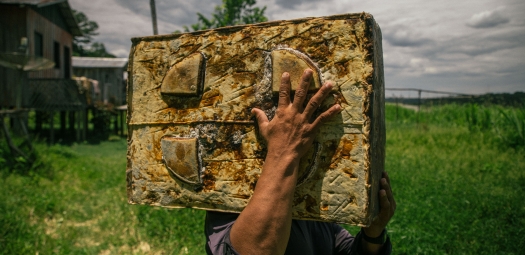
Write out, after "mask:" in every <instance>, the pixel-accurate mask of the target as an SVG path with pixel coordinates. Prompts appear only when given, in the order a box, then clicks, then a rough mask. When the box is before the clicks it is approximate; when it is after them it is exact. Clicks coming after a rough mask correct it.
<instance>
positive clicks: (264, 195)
mask: <svg viewBox="0 0 525 255" xmlns="http://www.w3.org/2000/svg"><path fill="white" fill-rule="evenodd" d="M298 163H299V162H298V160H297V159H294V158H292V157H287V156H286V155H280V156H279V157H276V156H270V155H268V156H267V158H266V161H265V163H264V167H263V172H262V174H261V177H260V178H259V180H258V182H257V186H256V188H255V191H254V195H253V197H252V198H251V200H250V202H249V203H248V205H247V206H246V208H245V209H244V210H243V212H242V213H241V214H240V215H239V218H238V219H237V221H236V222H235V224H234V225H233V227H232V230H231V232H230V239H231V242H232V245H233V247H235V249H236V250H237V251H238V252H240V253H241V254H283V253H284V251H285V250H286V245H287V243H288V239H289V236H290V228H291V223H292V215H291V207H292V200H293V193H294V190H295V184H296V181H297V169H298Z"/></svg>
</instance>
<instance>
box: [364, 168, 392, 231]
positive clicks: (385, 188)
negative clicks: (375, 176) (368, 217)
mask: <svg viewBox="0 0 525 255" xmlns="http://www.w3.org/2000/svg"><path fill="white" fill-rule="evenodd" d="M380 183H381V189H380V190H379V205H380V207H381V208H380V211H379V215H378V216H377V217H376V218H375V219H374V220H373V221H372V224H370V226H369V227H368V228H363V231H364V232H365V234H366V235H367V236H369V237H378V236H379V235H381V233H382V232H383V230H384V229H385V227H386V225H387V224H388V222H389V221H390V219H391V218H392V216H394V212H395V211H396V201H395V200H394V195H393V193H392V188H391V187H390V178H389V177H388V174H387V173H386V172H383V178H381V180H380Z"/></svg>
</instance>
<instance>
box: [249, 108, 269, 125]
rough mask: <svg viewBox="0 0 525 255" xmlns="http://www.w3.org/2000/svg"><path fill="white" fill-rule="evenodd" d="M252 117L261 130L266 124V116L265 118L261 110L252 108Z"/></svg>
mask: <svg viewBox="0 0 525 255" xmlns="http://www.w3.org/2000/svg"><path fill="white" fill-rule="evenodd" d="M252 115H255V118H256V119H257V124H258V125H259V128H261V129H262V128H263V127H264V126H266V125H267V124H268V122H269V121H268V116H266V113H264V112H263V111H262V110H261V109H258V108H252Z"/></svg>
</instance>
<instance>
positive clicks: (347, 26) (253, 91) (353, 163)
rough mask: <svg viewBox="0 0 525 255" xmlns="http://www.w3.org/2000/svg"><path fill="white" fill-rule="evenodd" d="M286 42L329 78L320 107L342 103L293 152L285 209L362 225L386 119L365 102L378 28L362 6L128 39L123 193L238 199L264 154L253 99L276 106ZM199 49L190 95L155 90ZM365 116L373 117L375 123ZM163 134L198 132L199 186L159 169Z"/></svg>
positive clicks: (230, 203)
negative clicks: (304, 149)
mask: <svg viewBox="0 0 525 255" xmlns="http://www.w3.org/2000/svg"><path fill="white" fill-rule="evenodd" d="M282 48H290V49H294V50H297V51H298V52H301V53H303V54H304V55H305V56H307V58H309V60H311V62H313V63H314V64H315V65H316V67H317V68H318V70H319V72H320V79H321V81H322V82H324V81H326V80H332V81H334V82H335V83H336V86H335V88H334V93H333V94H334V95H333V97H330V98H329V99H327V100H326V101H325V102H324V104H323V105H322V106H321V108H320V110H324V109H327V108H328V107H330V106H331V105H333V104H334V103H335V102H338V103H340V104H341V105H342V107H343V111H342V112H341V113H340V114H338V115H337V116H335V117H334V118H333V119H331V120H330V121H329V122H328V123H326V124H324V125H323V126H322V127H321V130H320V132H319V134H318V135H317V138H316V143H315V146H313V147H312V148H311V150H310V152H309V153H308V155H309V156H308V157H307V158H304V159H302V161H301V171H302V172H301V175H302V176H303V177H302V178H303V179H305V180H304V182H303V183H302V184H301V185H300V186H299V187H298V188H297V189H296V194H295V200H294V207H293V216H294V217H295V218H300V219H314V220H322V221H337V222H344V223H350V224H356V225H367V224H369V222H370V219H371V217H373V216H374V214H375V212H376V211H377V199H376V198H375V196H371V197H370V196H369V194H370V192H375V191H376V190H372V189H371V185H370V184H376V183H377V180H378V176H379V175H380V171H382V169H381V168H382V165H383V159H382V158H383V157H384V140H381V137H384V124H381V123H384V121H383V120H382V118H383V115H382V114H381V112H382V111H378V110H374V111H372V109H382V106H381V105H382V104H383V99H382V98H383V92H382V89H383V72H382V55H381V54H382V53H381V34H380V30H379V27H378V26H377V25H376V24H375V22H374V21H373V19H372V17H371V16H370V15H368V14H348V15H340V16H332V17H324V18H308V19H301V20H292V21H278V22H268V23H262V24H257V25H248V26H237V27H230V28H223V29H215V30H207V31H202V32H195V33H186V34H178V35H167V36H154V37H144V38H134V39H133V46H132V50H131V54H130V62H129V63H130V65H129V71H130V75H131V78H130V82H129V86H128V108H129V111H128V124H129V130H130V134H129V138H128V139H129V146H128V169H127V176H128V197H129V202H130V203H139V204H150V205H155V206H164V207H194V208H201V209H207V210H218V211H231V212H239V211H241V210H242V209H243V208H244V207H245V206H246V204H247V202H248V201H249V199H250V197H251V195H252V193H253V188H254V187H255V185H256V181H257V179H258V177H259V175H260V172H261V169H262V165H263V163H264V156H265V154H266V146H265V144H264V142H263V140H262V139H261V137H259V136H258V134H257V129H256V123H255V122H254V119H253V118H252V117H251V115H250V110H251V108H253V107H258V108H261V109H263V110H265V112H266V113H267V114H268V115H269V116H270V117H272V116H273V113H274V112H275V107H276V103H277V101H276V97H277V96H276V94H275V93H273V92H272V60H271V57H270V56H271V52H272V51H274V50H278V49H282ZM195 53H200V54H202V55H203V56H204V57H205V64H204V66H203V67H202V68H203V69H204V70H203V73H202V75H203V77H204V78H203V82H202V83H201V84H200V85H199V86H202V88H201V89H200V92H199V93H198V95H197V96H184V95H166V94H163V93H161V84H162V82H163V79H164V78H165V76H166V74H168V72H169V71H170V69H171V68H172V67H174V66H177V64H178V63H181V62H183V61H184V60H185V59H186V58H187V57H188V56H191V55H192V54H195ZM194 56H195V55H194ZM299 78H300V77H292V79H299ZM181 86H185V85H184V84H181ZM371 123H379V126H378V128H377V130H376V129H375V128H374V129H371V126H372V124H371ZM381 125H383V126H381ZM165 135H170V136H176V137H187V138H196V139H197V140H198V146H199V157H200V162H199V164H200V166H201V176H200V178H201V180H200V181H201V183H202V185H191V184H187V183H185V182H183V181H181V180H180V179H178V178H177V176H174V175H173V174H170V172H169V171H168V170H167V169H166V166H165V165H164V163H163V161H162V157H163V151H162V149H161V146H160V141H161V138H162V137H163V136H165ZM374 139H376V140H377V141H375V140H374ZM371 144H375V145H374V146H373V147H372V146H371ZM376 151H377V152H376ZM375 161H377V163H374V162H375ZM310 171H313V172H312V173H311V174H310ZM378 173H379V175H378ZM275 206H276V207H278V206H281V205H278V204H276V205H275Z"/></svg>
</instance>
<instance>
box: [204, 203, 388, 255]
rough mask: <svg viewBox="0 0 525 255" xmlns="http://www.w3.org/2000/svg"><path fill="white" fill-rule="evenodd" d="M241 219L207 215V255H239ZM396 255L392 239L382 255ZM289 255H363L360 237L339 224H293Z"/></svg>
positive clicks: (230, 216)
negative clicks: (236, 226) (234, 238)
mask: <svg viewBox="0 0 525 255" xmlns="http://www.w3.org/2000/svg"><path fill="white" fill-rule="evenodd" d="M238 216H239V215H238V214H235V213H221V212H211V211H208V212H207V213H206V222H205V233H206V253H207V254H213V255H219V254H220V255H223V254H224V255H226V254H228V255H229V254H238V253H237V252H236V251H235V249H233V247H232V246H231V242H230V230H231V227H232V225H233V223H234V222H235V220H236V219H237V217H238ZM391 251H392V245H391V243H390V239H387V242H386V243H385V245H384V247H383V249H382V251H381V254H382V255H388V254H390V253H391ZM285 254H287V255H292V254H300V255H314V254H323V255H325V254H326V255H329V254H355V255H358V254H362V252H361V238H360V234H358V235H357V236H356V237H353V236H352V235H350V233H348V231H346V229H344V228H342V227H341V226H339V225H338V224H335V223H327V222H319V221H305V220H292V229H291V231H290V239H289V240H288V246H286V252H285Z"/></svg>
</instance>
